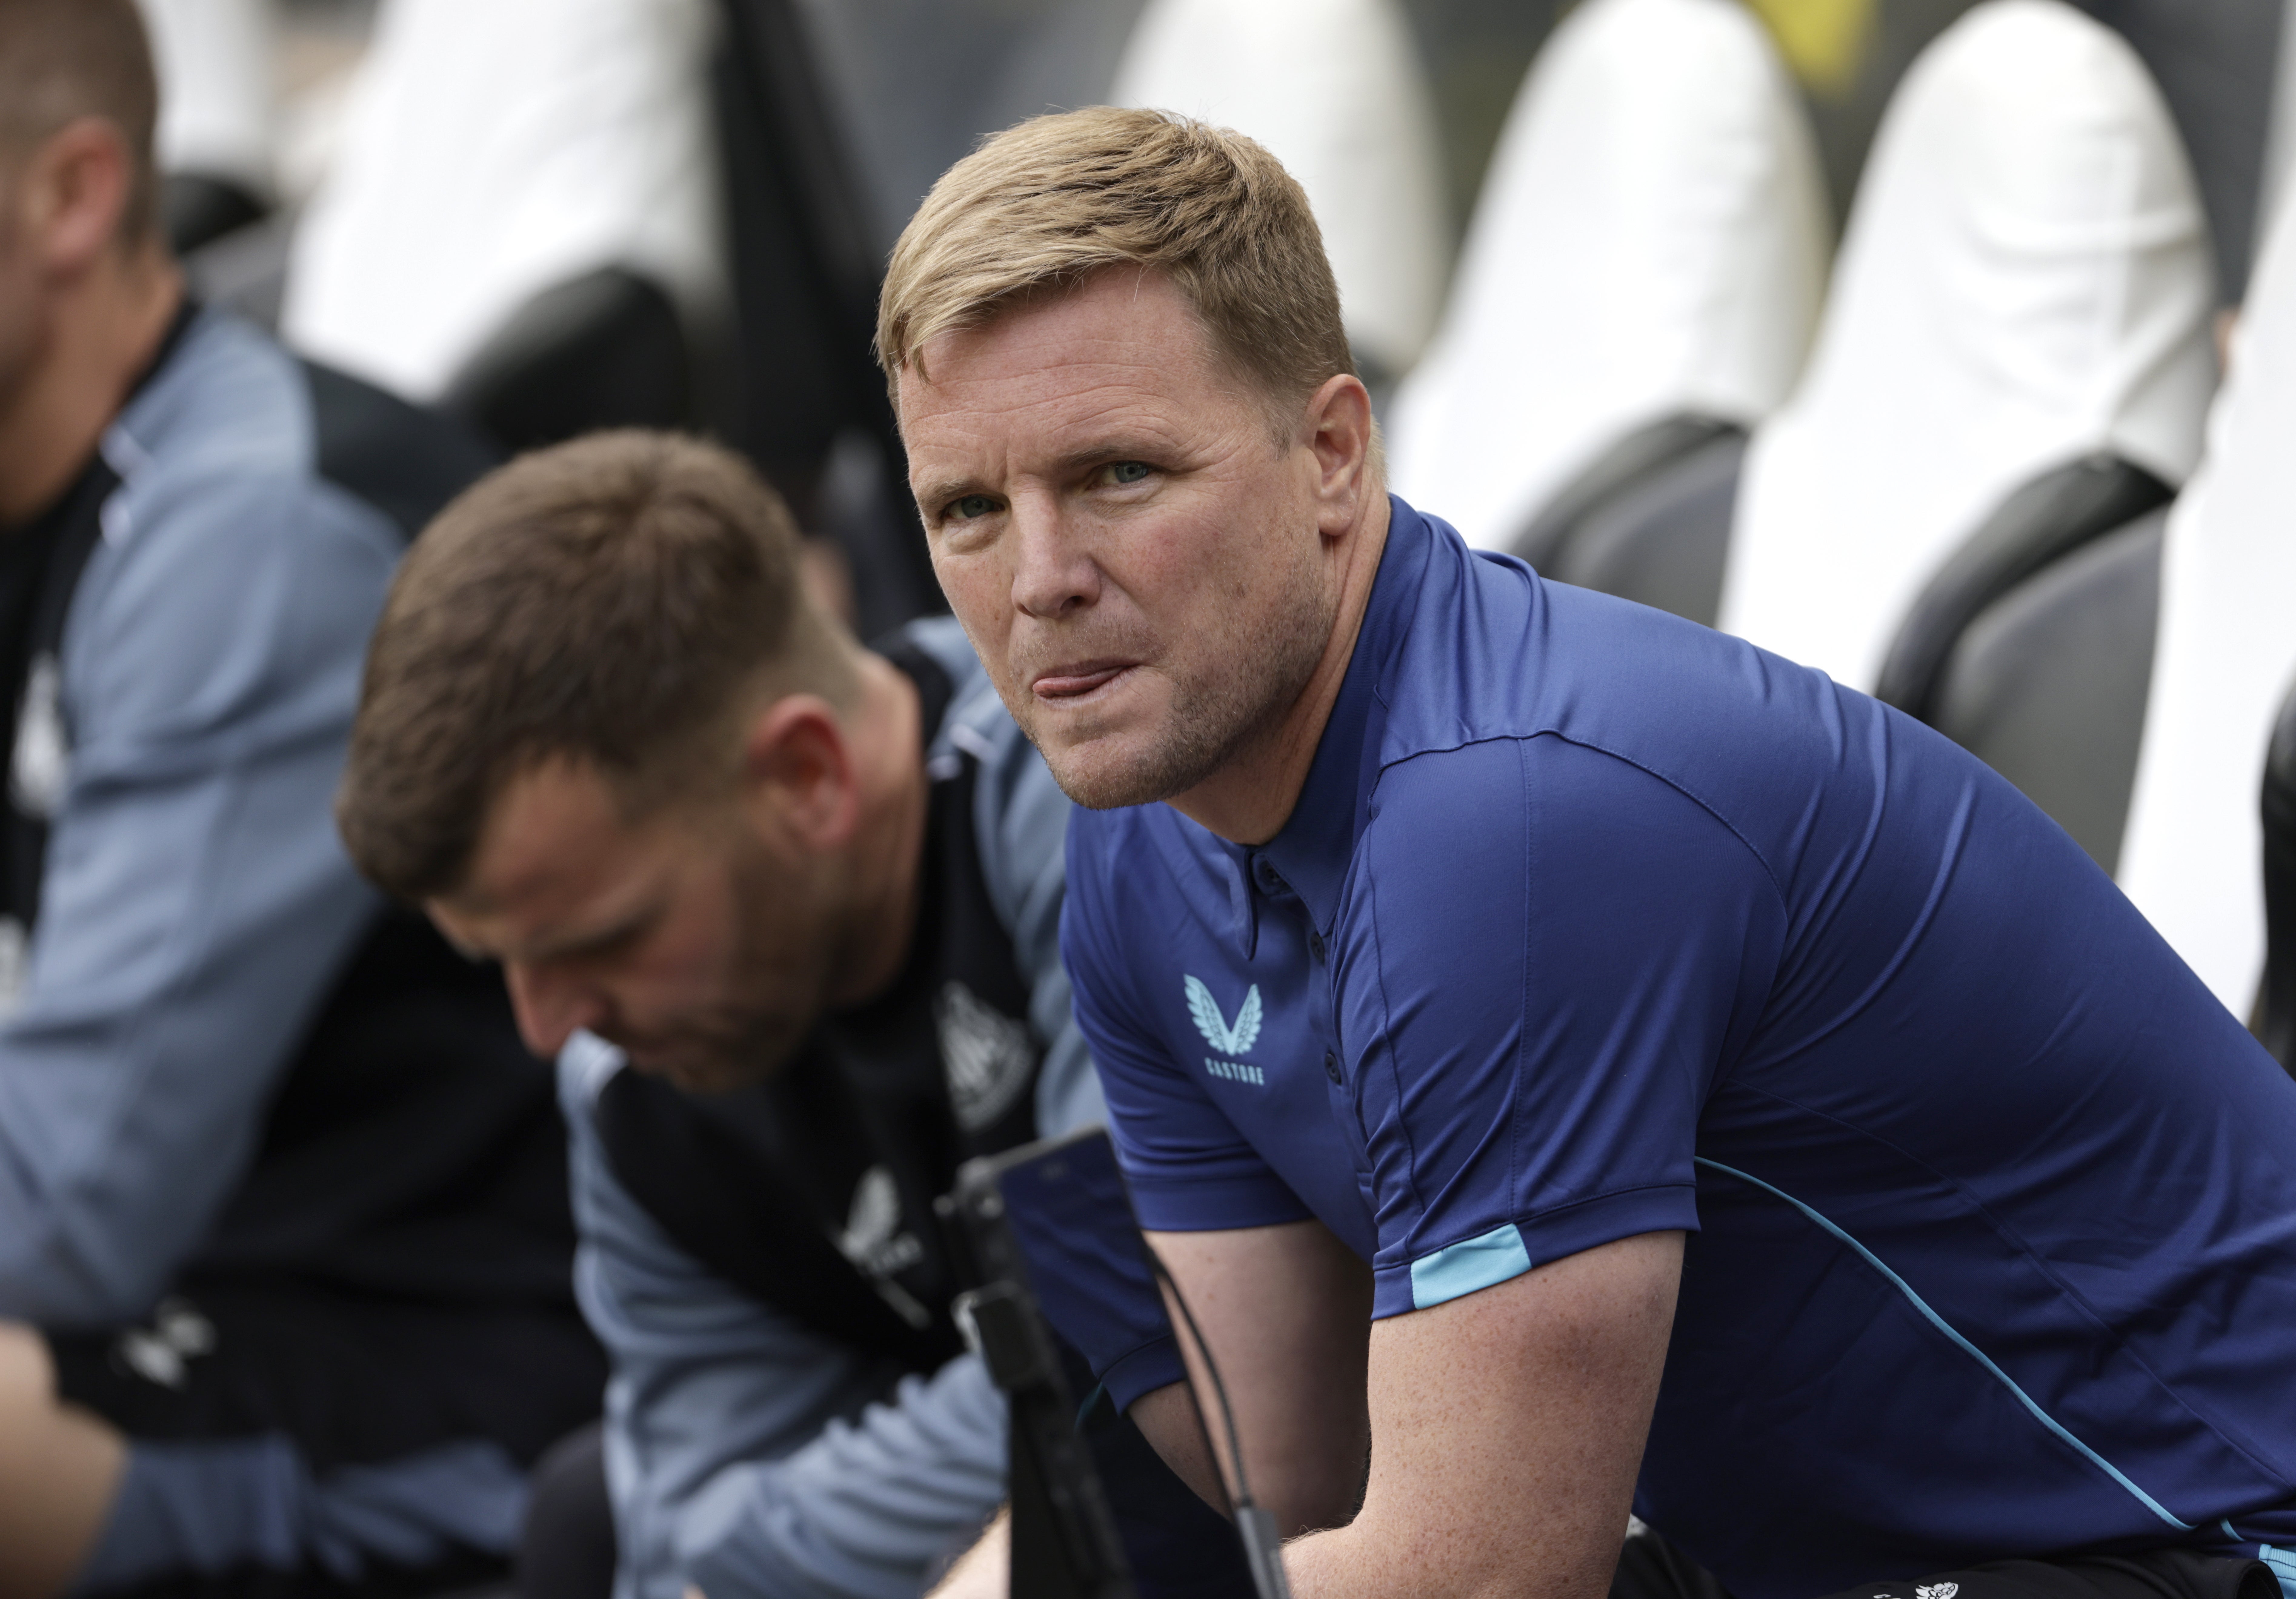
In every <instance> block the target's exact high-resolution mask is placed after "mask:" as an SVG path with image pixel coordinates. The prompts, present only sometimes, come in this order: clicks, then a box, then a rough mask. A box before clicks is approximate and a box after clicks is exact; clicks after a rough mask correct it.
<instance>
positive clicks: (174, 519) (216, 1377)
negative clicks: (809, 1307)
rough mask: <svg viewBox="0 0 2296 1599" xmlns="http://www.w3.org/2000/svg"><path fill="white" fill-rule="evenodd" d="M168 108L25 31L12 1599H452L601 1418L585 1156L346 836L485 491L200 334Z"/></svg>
mask: <svg viewBox="0 0 2296 1599" xmlns="http://www.w3.org/2000/svg"><path fill="white" fill-rule="evenodd" d="M155 110H156V107H155V90H154V87H153V84H152V68H151V62H150V59H149V56H148V53H147V50H146V46H145V42H144V39H143V34H142V31H141V26H140V22H139V20H138V18H137V14H136V11H135V5H134V4H133V0H0V751H5V752H6V761H5V769H6V786H5V795H4V802H0V995H4V1001H5V1016H4V1020H0V1323H4V1325H0V1594H5V1595H10V1596H11V1599H17V1596H21V1599H41V1596H43V1595H51V1594H54V1593H56V1592H59V1591H60V1590H61V1589H63V1588H64V1587H66V1586H67V1585H76V1587H77V1588H78V1590H79V1591H82V1592H86V1593H89V1594H99V1593H102V1592H106V1591H111V1590H114V1589H127V1588H131V1587H132V1588H136V1589H146V1590H155V1591H157V1590H163V1589H166V1588H168V1587H171V1586H177V1585H192V1584H196V1585H199V1586H201V1587H202V1588H204V1589H207V1590H209V1591H212V1592H216V1593H229V1592H232V1591H234V1589H235V1588H239V1587H277V1586H278V1585H280V1584H282V1583H294V1582H299V1581H306V1580H308V1581H314V1582H317V1583H321V1584H324V1585H327V1586H331V1587H340V1588H342V1589H343V1590H344V1591H347V1592H357V1591H359V1590H360V1589H361V1587H363V1586H364V1585H367V1584H378V1585H387V1586H389V1587H395V1588H398V1589H399V1590H402V1591H403V1590H406V1589H419V1588H421V1587H425V1586H436V1585H438V1584H440V1583H451V1582H455V1581H467V1580H470V1579H473V1578H475V1577H479V1576H482V1575H485V1574H487V1573H488V1572H492V1571H496V1570H499V1569H500V1568H501V1565H502V1562H503V1559H504V1554H506V1552H507V1551H508V1549H509V1547H510V1546H511V1544H512V1539H513V1538H514V1536H515V1534H516V1531H517V1528H518V1522H519V1517H520V1513H521V1505H522V1502H523V1497H524V1493H525V1466H526V1463H527V1462H529V1461H530V1460H531V1459H532V1458H533V1456H535V1455H536V1453H537V1451H538V1450H540V1449H541V1448H542V1447H544V1446H545V1445H546V1444H547V1442H548V1441H549V1440H550V1439H553V1438H554V1437H556V1436H558V1435H559V1434H561V1433H562V1432H563V1431H566V1430H567V1429H568V1428H570V1427H571V1426H573V1425H575V1424H577V1423H579V1422H580V1421H581V1419H582V1418H583V1417H584V1416H586V1415H590V1414H594V1410H595V1406H596V1403H597V1395H598V1391H599V1389H600V1386H601V1384H602V1381H603V1369H602V1365H601V1363H600V1361H599V1358H598V1354H597V1350H596V1348H595V1345H594V1343H593V1342H592V1341H590V1340H589V1338H588V1336H587V1334H586V1332H585V1330H584V1329H583V1327H582V1325H581V1323H580V1319H579V1316H578V1312H577V1311H576V1308H575V1307H574V1305H573V1303H572V1295H571V1284H570V1270H569V1268H570V1259H571V1246H572V1238H571V1229H570V1226H568V1222H567V1218H566V1212H565V1201H564V1188H563V1184H564V1176H563V1171H564V1169H563V1156H562V1148H563V1144H562V1132H561V1130H560V1128H559V1126H558V1121H557V1117H556V1115H555V1107H554V1104H553V1099H552V1095H551V1093H550V1084H549V1077H548V1071H547V1068H546V1067H545V1065H544V1064H543V1063H542V1062H537V1061H536V1060H535V1059H533V1058H532V1057H531V1056H530V1055H528V1054H526V1053H525V1052H524V1050H523V1049H522V1048H521V1046H520V1045H519V1043H518V1040H517V1037H516V1033H515V1030H514V1029H513V1027H512V1022H511V1019H510V1015H509V1011H508V1006H507V1005H506V1003H505V1001H504V996H503V995H502V991H501V985H500V982H499V980H498V979H497V978H496V976H495V975H494V974H492V973H490V972H487V971H485V970H483V969H480V968H477V967H472V966H470V965H468V964H466V963H463V962H462V961H460V960H458V959H457V958H456V957H455V955H454V954H453V952H452V951H451V950H449V949H447V947H445V945H444V944H443V943H442V942H440V941H439V940H438V939H437V938H436V937H435V935H433V934H432V933H431V932H430V931H429V930H428V929H427V928H426V927H425V926H424V925H423V924H422V922H421V921H420V919H419V918H416V917H414V916H411V915H407V914H390V913H388V912H386V910H385V908H384V907H383V906H382V905H381V902H380V900H379V899H378V898H377V897H376V896H375V895H374V894H373V891H372V890H369V889H368V888H366V887H365V885H364V884H362V883H361V882H360V881H359V880H358V877H357V873H356V872H354V871H353V869H352V868H351V865H350V863H349V861H348V859H347V858H346V857H344V855H343V853H342V850H341V848H340V843H339V841H338V840H336V838H335V836H334V833H333V828H332V818H331V816H330V814H329V806H328V800H329V797H330V794H331V792H332V787H333V784H334V780H335V777H336V775H337V773H338V771H339V769H340V762H341V758H342V750H343V743H344V740H345V738H346V736H347V734H348V727H349V722H350V714H351V710H352V707H353V705H354V703H355V701H356V697H357V679H358V670H359V664H360V660H361V657H362V654H363V652H364V646H365V637H366V634H367V631H368V628H369V627H370V626H371V625H372V623H373V617H374V615H375V612H376V611H377V609H378V608H379V607H380V605H381V599H382V594H383V590H384V588H385V586H386V585H387V584H388V582H389V576H390V572H391V570H392V567H393V565H394V563H395V562H396V561H397V560H398V554H399V553H400V550H401V549H402V547H403V546H404V544H405V542H406V538H407V537H409V536H410V535H411V534H412V532H413V531H414V527H415V526H416V525H419V523H420V521H421V520H422V518H423V517H424V516H425V515H427V514H428V512H429V511H430V509H431V508H432V507H434V506H435V505H436V504H439V502H441V501H443V500H444V499H445V498H446V497H447V495H448V494H450V493H451V492H452V491H453V490H454V488H456V487H459V486H460V485H461V484H462V483H463V482H464V481H467V480H469V478H471V476H474V475H476V473H477V472H478V471H482V470H483V469H484V466H485V464H486V461H485V457H484V455H483V453H482V452H480V450H479V449H478V448H477V447H474V446H473V445H471V443H470V442H468V441H467V440H466V439H463V436H462V435H461V434H460V433H459V431H457V430H453V429H450V428H448V427H447V425H446V424H445V423H444V422H440V421H439V420H438V419H436V418H430V417H425V416H423V415H422V414H418V413H416V412H414V411H412V410H410V409H408V408H406V407H405V406H398V404H397V403H396V402H393V401H390V400H388V399H387V398H384V397H383V396H381V395H380V394H378V393H375V392H374V391H373V390H370V389H363V388H361V387H359V386H358V385H356V384H352V383H350V382H349V381H348V380H345V379H342V378H340V377H338V376H334V375H332V374H329V373H322V372H318V371H316V370H313V369H308V368H304V367H301V366H299V365H297V364H296V363H295V362H293V361H292V360H291V359H290V358H289V357H287V356H286V355H285V354H284V353H283V352H282V351H281V350H280V349H279V348H277V347H276V346H275V345H274V344H272V343H271V342H270V341H269V340H266V339H265V338H264V337H262V336H261V335H260V334H258V332H255V331H254V330H252V329H250V328H248V327H246V326H244V325H242V324H237V323H234V322H233V321H231V320H230V319H228V318H226V317H223V316H217V315H214V314H211V313H208V312H204V311H201V310H200V309H198V308H197V307H191V306H188V305H186V303H185V302H184V292H183V287H182V282H181V278H180V276H179V275H178V273H177V271H176V266H175V265H174V264H173V263H172V262H171V261H170V260H169V258H168V253H167V250H166V248H165V246H164V244H163V242H162V241H161V238H160V230H159V229H158V227H157V226H156V215H155V208H156V205H157V196H156V193H155V185H154V182H153V176H152V160H151V137H152V122H153V119H154V114H155Z"/></svg>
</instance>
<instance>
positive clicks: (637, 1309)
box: [559, 619, 1103, 1599]
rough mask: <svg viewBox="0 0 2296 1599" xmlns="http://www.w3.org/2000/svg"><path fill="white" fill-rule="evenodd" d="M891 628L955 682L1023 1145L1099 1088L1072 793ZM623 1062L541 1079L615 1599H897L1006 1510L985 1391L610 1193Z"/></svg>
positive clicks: (932, 633)
mask: <svg viewBox="0 0 2296 1599" xmlns="http://www.w3.org/2000/svg"><path fill="white" fill-rule="evenodd" d="M905 636H906V642H907V643H908V644H911V645H914V646H915V647H917V648H918V649H919V650H920V651H921V652H922V653H924V654H926V655H929V656H930V657H931V659H932V660H935V661H936V662H938V663H939V667H940V668H942V669H943V670H944V671H945V672H946V673H947V676H948V678H949V679H950V681H951V684H952V694H951V698H950V701H949V705H948V709H947V712H946V713H945V714H944V715H943V716H942V717H941V718H940V720H939V726H938V727H937V728H936V729H934V730H933V731H932V732H931V742H930V744H929V747H928V749H927V750H926V757H927V770H928V773H929V774H943V773H946V772H947V771H950V770H952V769H954V767H955V763H956V762H958V761H959V760H960V759H962V760H967V761H970V762H972V763H974V767H975V770H974V782H973V785H972V845H973V847H974V849H975V852H976V858H977V860H978V862H979V865H980V871H981V876H982V878H983V879H984V880H985V881H986V885H987V889H988V898H989V901H990V903H991V904H992V906H993V907H994V912H995V917H996V922H997V923H998V924H999V926H1000V927H1001V930H1002V931H1003V933H1004V934H1005V936H1006V937H1007V938H1009V939H1010V941H1011V944H1012V948H1013V957H1014V962H1015V964H1016V965H1017V966H1018V967H1019V968H1020V969H1021V972H1022V974H1023V975H1024V977H1025V979H1026V980H1027V982H1028V985H1029V996H1028V1005H1027V1008H1028V1011H1029V1015H1028V1018H1027V1021H1028V1023H1029V1029H1030V1030H1031V1032H1032V1033H1033V1034H1034V1035H1035V1036H1036V1037H1037V1038H1038V1039H1040V1040H1043V1041H1045V1042H1046V1047H1045V1050H1044V1053H1043V1055H1042V1058H1041V1063H1040V1064H1038V1065H1037V1076H1036V1081H1035V1084H1034V1087H1033V1096H1034V1120H1035V1126H1036V1129H1037V1131H1038V1132H1040V1133H1042V1134H1044V1135H1046V1136H1052V1135H1055V1134H1059V1133H1062V1132H1066V1131H1069V1130H1071V1129H1073V1128H1078V1127H1082V1126H1087V1125H1090V1124H1093V1123H1095V1122H1098V1121H1099V1120H1101V1119H1102V1116H1103V1109H1102V1103H1101V1098H1100V1090H1099V1084H1098V1080H1097V1078H1095V1075H1094V1071H1093V1067H1092V1062H1091V1059H1090V1057H1089V1055H1088V1054H1087V1051H1086V1049H1085V1046H1084V1043H1083V1040H1082V1038H1081V1037H1079V1035H1078V1032H1077V1029H1076V1025H1075V1023H1074V1021H1072V1020H1071V1019H1070V1014H1069V983H1068V976H1067V973H1066V972H1065V971H1064V970H1063V969H1062V965H1061V963H1060V954H1059V949H1058V931H1059V922H1060V908H1061V899H1062V890H1063V886H1064V884H1065V881H1066V868H1065V863H1064V858H1063V848H1062V846H1063V839H1064V835H1065V832H1066V824H1067V816H1068V801H1067V799H1065V798H1064V797H1063V796H1062V794H1061V792H1060V791H1059V789H1058V788H1057V787H1056V786H1055V785H1054V783H1053V780H1052V776H1051V774H1050V773H1049V772H1047V771H1046V768H1045V766H1044V763H1043V762H1042V761H1041V760H1040V759H1039V758H1037V753H1036V751H1035V750H1034V749H1032V748H1031V747H1030V746H1029V742H1028V741H1027V740H1026V739H1025V738H1024V737H1023V736H1022V735H1021V732H1020V729H1019V728H1018V727H1017V726H1014V724H1013V721H1012V719H1011V717H1009V716H1008V715H1007V714H1006V713H1005V708H1004V706H1003V705H1002V704H1001V703H1000V702H999V701H998V700H997V698H996V693H995V690H994V688H993V687H992V685H990V684H989V682H988V676H987V674H986V673H985V672H983V671H982V670H981V668H980V665H979V663H978V662H977V661H976V660H974V658H973V656H972V652H971V650H970V649H969V648H968V646H967V645H966V644H965V641H964V634H963V632H962V631H961V630H960V629H959V628H958V627H957V626H956V624H955V622H953V621H950V620H947V619H940V620H934V621H927V622H919V623H913V624H911V625H910V627H908V628H907V629H906V635H905ZM626 1070H627V1068H626V1065H625V1062H623V1059H622V1057H621V1055H620V1054H619V1052H618V1051H616V1050H615V1049H613V1048H612V1047H611V1046H608V1045H606V1044H604V1043H602V1042H601V1041H599V1040H598V1039H596V1038H594V1037H587V1036H583V1037H578V1038H577V1039H576V1040H575V1041H574V1042H573V1043H572V1044H571V1045H570V1046H568V1048H567V1050H566V1053H565V1054H564V1055H563V1056H562V1059H561V1061H560V1065H559V1078H560V1093H561V1095H562V1103H563V1105H564V1109H565V1111H566V1112H567V1119H568V1122H569V1123H570V1126H571V1128H572V1129H573V1174H574V1176H573V1183H574V1204H575V1216H576V1223H577V1226H578V1230H579V1233H580V1236H581V1243H580V1246H579V1249H578V1253H577V1256H576V1268H575V1273H576V1287H577V1292H578V1294H579V1295H580V1298H581V1300H582V1305H583V1308H584V1309H585V1311H586V1313H587V1314H588V1316H589V1317H590V1323H591V1325H592V1327H593V1328H594V1330H595V1331H596V1332H597V1333H598V1335H599V1336H600V1337H601V1338H602V1339H603V1341H605V1343H606V1345H607V1348H608V1349H609V1351H610V1352H611V1357H612V1360H613V1366H614V1375H613V1379H612V1382H611V1384H610V1385H609V1388H608V1390H607V1399H606V1417H607V1420H606V1427H607V1432H606V1467H607V1477H608V1481H609V1485H610V1488H611V1493H612V1497H613V1501H614V1507H615V1520H616V1523H617V1529H618V1531H619V1538H620V1545H621V1568H620V1570H619V1575H618V1579H617V1586H616V1590H615V1592H616V1596H617V1599H680V1595H682V1593H683V1592H684V1590H685V1588H686V1587H687V1586H689V1585H692V1586H693V1587H699V1588H701V1590H702V1591H703V1592H705V1593H707V1594H709V1595H710V1599H782V1596H783V1595H787V1596H790V1599H800V1596H801V1599H823V1596H826V1595H837V1596H840V1599H844V1596H852V1599H894V1596H896V1595H904V1596H905V1595H914V1594H916V1593H917V1592H918V1591H919V1590H920V1588H921V1587H922V1585H923V1581H924V1579H925V1578H926V1576H927V1575H928V1574H929V1571H930V1570H931V1567H932V1566H933V1564H934V1562H936V1561H937V1560H939V1558H940V1557H942V1556H945V1555H947V1554H950V1553H952V1552H954V1551H955V1549H957V1548H960V1547H962V1546H964V1544H965V1543H966V1542H968V1541H969V1540H970V1538H972V1534H973V1533H974V1532H975V1531H976V1530H977V1529H979V1528H980V1525H981V1524H982V1523H983V1522H984V1521H986V1520H987V1519H988V1516H989V1514H990V1513H992V1512H993V1511H994V1509H995V1508H996V1505H997V1503H998V1502H999V1501H1000V1500H1001V1499H1002V1498H1003V1497H1004V1492H1005V1404H1004V1398H1003V1396H1002V1395H1001V1394H1000V1393H998V1392H997V1390H996V1388H995V1387H994V1386H993V1385H992V1384H991V1383H990V1382H989V1381H988V1376H987V1374H986V1373H985V1372H984V1371H983V1370H982V1368H981V1366H980V1362H979V1361H978V1360H977V1359H975V1358H974V1357H972V1356H970V1355H959V1356H956V1357H955V1358H953V1359H949V1360H947V1363H946V1364H944V1365H940V1366H939V1368H938V1369H933V1370H926V1371H922V1372H919V1371H917V1370H915V1369H914V1366H909V1367H904V1365H902V1364H901V1363H899V1362H897V1361H890V1360H888V1359H886V1358H885V1357H882V1356H881V1355H873V1354H868V1353H865V1352H862V1351H860V1350H858V1349H855V1348H854V1347H853V1346H852V1345H851V1344H849V1342H846V1341H841V1340H840V1339H838V1338H835V1337H833V1336H831V1335H830V1334H828V1333H824V1331H823V1330H822V1329H821V1328H820V1327H819V1326H817V1325H814V1324H808V1323H807V1322H806V1321H804V1320H802V1319H800V1318H799V1316H794V1315H791V1314H789V1313H787V1312H786V1311H785V1310H783V1309H782V1308H776V1307H775V1306H774V1305H772V1304H767V1303H763V1302H760V1300H759V1299H758V1297H756V1296H755V1295H753V1294H750V1293H747V1292H743V1291H742V1288H741V1287H738V1286H736V1285H735V1284H734V1283H731V1282H728V1281H727V1280H726V1278H725V1276H724V1275H721V1274H719V1273H717V1272H715V1271H713V1270H712V1269H711V1268H710V1267H708V1266H707V1265H705V1264H703V1263H702V1262H701V1260H699V1259H695V1257H694V1255H693V1253H692V1252H691V1251H688V1250H687V1249H685V1248H684V1247H682V1246H681V1243H680V1242H678V1241H677V1240H676V1238H673V1237H672V1236H671V1234H670V1232H669V1231H668V1229H667V1228H666V1227H665V1226H663V1224H662V1223H661V1221H660V1219H659V1218H657V1217H656V1216H655V1215H654V1214H653V1213H652V1212H651V1211H650V1210H648V1208H647V1207H646V1206H645V1205H644V1204H643V1203H641V1202H640V1201H639V1200H638V1199H637V1198H636V1197H635V1196H634V1195H633V1193H631V1191H630V1189H629V1188H628V1186H627V1185H626V1184H625V1183H624V1182H623V1181H622V1180H621V1179H620V1178H619V1177H618V1175H617V1170H616V1166H615V1160H614V1155H613V1152H612V1151H611V1149H610V1147H609V1140H608V1138H607V1137H606V1136H602V1132H601V1128H600V1117H599V1112H598V1107H599V1103H600V1097H601V1095H604V1094H607V1093H608V1092H609V1090H610V1089H611V1087H613V1086H614V1083H615V1079H616V1078H618V1076H619V1075H620V1074H622V1073H624V1072H625V1071H626ZM874 1175H875V1174H874V1173H873V1174H872V1176H874ZM868 1186H869V1184H868V1181H867V1180H866V1179H865V1181H864V1183H863V1185H862V1188H863V1190H865V1189H866V1188H867V1187H868ZM859 1196H860V1191H857V1201H858V1200H859ZM859 1208H862V1207H861V1206H857V1212H856V1214H857V1216H858V1210H859ZM889 1225H890V1224H889ZM857 1227H858V1223H857ZM849 1237H850V1233H849Z"/></svg>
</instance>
